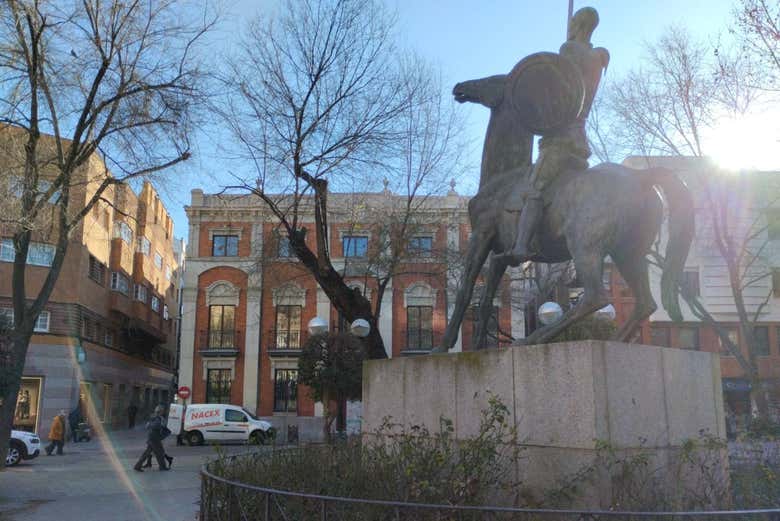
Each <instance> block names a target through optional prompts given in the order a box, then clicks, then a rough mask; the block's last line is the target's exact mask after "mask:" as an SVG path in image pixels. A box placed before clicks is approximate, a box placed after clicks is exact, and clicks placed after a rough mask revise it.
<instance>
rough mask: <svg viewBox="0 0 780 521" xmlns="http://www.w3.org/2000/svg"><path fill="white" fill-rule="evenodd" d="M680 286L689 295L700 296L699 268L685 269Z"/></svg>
mask: <svg viewBox="0 0 780 521" xmlns="http://www.w3.org/2000/svg"><path fill="white" fill-rule="evenodd" d="M680 286H681V289H682V290H683V291H684V292H687V293H688V294H690V295H693V296H695V297H699V296H701V291H700V289H699V270H698V269H695V270H685V271H684V272H683V279H682V282H681V284H680Z"/></svg>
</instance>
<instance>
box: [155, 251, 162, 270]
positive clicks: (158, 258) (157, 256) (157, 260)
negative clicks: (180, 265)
mask: <svg viewBox="0 0 780 521" xmlns="http://www.w3.org/2000/svg"><path fill="white" fill-rule="evenodd" d="M154 265H155V266H157V269H158V270H161V269H162V267H163V257H162V255H160V252H159V251H156V250H155V252H154Z"/></svg>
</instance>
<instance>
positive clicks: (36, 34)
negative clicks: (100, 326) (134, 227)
mask: <svg viewBox="0 0 780 521" xmlns="http://www.w3.org/2000/svg"><path fill="white" fill-rule="evenodd" d="M192 8H195V9H194V10H193V9H192ZM186 13H195V17H194V18H191V17H189V16H187V14H186ZM213 22H214V20H213V18H210V15H209V13H208V12H207V11H204V10H203V5H202V4H200V5H196V4H192V3H187V2H184V1H179V0H145V1H140V0H134V1H132V0H131V1H127V2H119V1H99V0H82V1H80V2H56V1H45V0H6V1H5V2H3V3H2V6H0V121H1V122H2V123H3V127H2V129H0V132H1V134H0V138H1V139H0V141H2V144H3V145H2V146H3V154H4V158H5V164H4V175H3V178H2V179H0V184H1V185H3V190H4V191H9V192H11V193H14V194H15V195H16V196H17V197H16V199H15V200H14V201H13V203H9V204H10V206H9V207H8V208H7V209H4V211H3V214H2V217H0V219H2V220H1V221H0V227H1V228H0V229H1V230H2V232H3V234H4V235H5V234H10V235H11V236H12V237H13V247H14V262H13V271H12V287H13V312H14V323H13V329H12V332H11V334H10V340H9V345H8V346H7V349H6V350H5V351H6V352H7V353H8V355H7V356H5V357H4V358H3V360H4V362H5V365H4V367H3V368H2V369H3V373H2V378H0V381H2V384H3V385H2V403H3V407H2V408H0V439H3V440H5V439H8V437H9V434H10V429H11V426H12V420H13V412H14V407H13V404H14V403H15V400H16V395H17V392H18V390H19V385H20V381H21V376H22V371H23V367H24V361H25V356H26V353H27V349H28V345H29V342H30V338H31V336H32V334H33V328H34V324H35V321H36V319H37V317H38V314H39V313H40V312H41V310H42V309H43V306H44V305H45V304H46V302H47V301H48V299H49V297H50V295H51V293H52V290H53V289H54V286H55V284H56V282H57V279H58V277H59V275H60V271H61V269H62V266H63V262H64V260H65V256H66V254H67V251H68V242H69V239H70V237H71V234H72V233H73V232H74V231H75V230H76V229H77V227H78V226H79V224H80V222H81V221H82V219H83V218H84V216H85V215H87V214H88V213H89V212H90V210H91V209H92V207H93V206H94V205H95V204H97V203H98V202H99V201H104V202H106V203H110V202H111V201H110V198H109V197H108V196H107V195H108V194H109V193H110V192H111V191H112V190H113V187H114V186H116V185H119V184H121V183H126V182H129V181H131V180H133V179H137V178H142V177H145V176H150V175H152V174H155V173H157V172H160V171H162V170H164V169H167V168H169V167H172V166H174V165H176V164H177V163H180V162H182V161H184V160H186V159H187V158H188V157H189V156H190V152H189V149H190V145H189V142H188V135H189V133H190V131H191V130H192V129H191V123H192V116H193V113H194V112H193V108H194V106H195V103H196V102H197V100H198V96H199V90H198V87H199V81H200V78H201V76H202V73H201V68H200V67H199V66H198V63H197V60H196V59H195V56H194V50H195V49H194V46H195V44H196V42H198V41H199V40H200V39H201V37H202V36H203V34H204V33H205V32H206V31H207V30H208V29H209V28H210V27H211V25H212V24H213ZM109 170H110V171H111V172H113V174H112V173H110V172H109ZM7 201H8V200H7V199H6V200H5V202H7ZM6 210H7V211H6ZM42 236H44V237H46V240H47V241H48V242H51V243H53V245H54V247H55V250H54V255H53V259H52V260H51V266H50V268H49V270H48V273H47V275H46V277H45V280H44V282H43V284H42V285H41V287H40V289H39V290H38V291H37V292H33V293H32V294H31V293H30V292H29V291H28V287H27V286H26V285H25V275H26V272H27V258H28V253H29V251H30V247H31V242H32V241H33V240H40V238H41V237H42ZM0 446H1V447H2V451H3V453H4V451H5V449H6V445H4V444H3V445H0Z"/></svg>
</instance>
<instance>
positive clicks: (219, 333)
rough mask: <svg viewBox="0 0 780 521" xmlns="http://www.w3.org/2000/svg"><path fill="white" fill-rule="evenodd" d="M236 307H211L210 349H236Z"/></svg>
mask: <svg viewBox="0 0 780 521" xmlns="http://www.w3.org/2000/svg"><path fill="white" fill-rule="evenodd" d="M235 320H236V307H235V306H209V345H208V347H216V348H220V347H236V342H235V336H236V332H235Z"/></svg>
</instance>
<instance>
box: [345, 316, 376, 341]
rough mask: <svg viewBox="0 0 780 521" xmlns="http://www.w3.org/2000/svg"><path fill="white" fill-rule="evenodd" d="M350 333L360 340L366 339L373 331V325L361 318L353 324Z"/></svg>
mask: <svg viewBox="0 0 780 521" xmlns="http://www.w3.org/2000/svg"><path fill="white" fill-rule="evenodd" d="M349 331H350V332H351V333H352V334H353V335H355V336H356V337H358V338H366V337H367V336H368V333H369V332H370V331H371V325H370V324H369V323H368V320H366V319H364V318H359V319H357V320H355V321H354V322H352V325H351V326H350V328H349Z"/></svg>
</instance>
